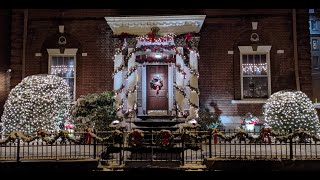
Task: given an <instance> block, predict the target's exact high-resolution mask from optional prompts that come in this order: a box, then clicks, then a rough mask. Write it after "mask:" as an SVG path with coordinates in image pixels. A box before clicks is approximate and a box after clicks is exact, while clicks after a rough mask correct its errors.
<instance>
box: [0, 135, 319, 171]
mask: <svg viewBox="0 0 320 180" xmlns="http://www.w3.org/2000/svg"><path fill="white" fill-rule="evenodd" d="M319 142H320V139H319V138H318V137H317V136H314V135H310V134H308V133H306V132H304V131H295V132H292V133H290V134H287V135H279V134H275V133H273V132H272V131H270V130H269V129H262V130H261V131H258V132H256V131H252V132H245V131H244V130H242V129H241V130H217V129H213V130H210V131H197V130H194V129H188V130H182V131H177V132H171V131H169V130H162V131H145V132H144V131H140V130H134V131H130V132H126V131H120V130H115V131H108V132H75V133H68V132H65V131H63V132H60V133H57V134H50V133H46V132H44V131H42V132H38V133H37V134H34V135H24V134H22V133H19V132H14V133H11V134H6V135H4V136H3V137H2V139H1V140H0V161H23V160H74V159H99V160H100V161H101V163H102V164H105V165H122V164H129V163H131V164H134V163H136V164H138V163H146V164H150V165H152V164H157V163H162V164H163V163H168V164H169V163H170V164H173V165H185V164H201V163H203V161H204V159H206V158H216V159H319V158H320V156H319V155H320V143H319Z"/></svg>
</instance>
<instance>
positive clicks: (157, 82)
mask: <svg viewBox="0 0 320 180" xmlns="http://www.w3.org/2000/svg"><path fill="white" fill-rule="evenodd" d="M150 85H151V88H152V89H154V90H157V94H158V93H159V90H160V89H161V88H162V86H163V80H162V79H161V77H160V75H159V74H155V75H153V78H152V80H151V81H150Z"/></svg>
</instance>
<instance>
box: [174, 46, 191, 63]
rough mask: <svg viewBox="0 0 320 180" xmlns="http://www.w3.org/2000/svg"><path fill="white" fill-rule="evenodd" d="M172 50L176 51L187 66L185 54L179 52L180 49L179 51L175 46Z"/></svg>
mask: <svg viewBox="0 0 320 180" xmlns="http://www.w3.org/2000/svg"><path fill="white" fill-rule="evenodd" d="M173 50H174V52H175V53H176V55H179V56H180V57H181V58H182V59H183V62H184V64H185V65H186V66H188V61H187V57H186V56H185V55H183V54H181V53H180V51H179V50H178V49H177V48H175V49H173Z"/></svg>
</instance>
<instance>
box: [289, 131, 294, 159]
mask: <svg viewBox="0 0 320 180" xmlns="http://www.w3.org/2000/svg"><path fill="white" fill-rule="evenodd" d="M289 132H290V134H291V133H292V129H290V130H289ZM292 138H293V137H291V138H290V139H289V149H290V159H293V147H292Z"/></svg>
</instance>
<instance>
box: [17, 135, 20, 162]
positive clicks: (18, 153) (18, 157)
mask: <svg viewBox="0 0 320 180" xmlns="http://www.w3.org/2000/svg"><path fill="white" fill-rule="evenodd" d="M17 140H18V144H17V162H20V138H18V139H17Z"/></svg>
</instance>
